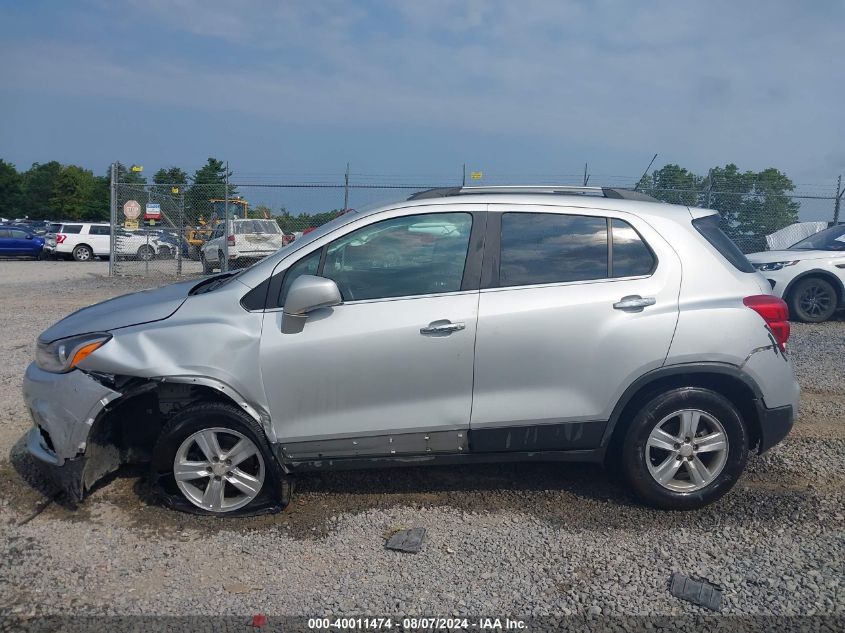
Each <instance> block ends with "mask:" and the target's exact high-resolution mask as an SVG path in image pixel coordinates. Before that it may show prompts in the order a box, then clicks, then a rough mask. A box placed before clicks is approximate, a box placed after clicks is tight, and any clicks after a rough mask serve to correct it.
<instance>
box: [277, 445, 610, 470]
mask: <svg viewBox="0 0 845 633" xmlns="http://www.w3.org/2000/svg"><path fill="white" fill-rule="evenodd" d="M279 458H280V460H281V461H282V465H283V466H284V468H285V469H286V470H287V471H288V472H291V473H298V472H313V471H321V470H363V469H368V468H397V467H401V466H455V465H459V464H496V463H511V462H589V463H601V462H602V461H603V460H604V449H601V448H594V449H588V450H575V451H534V452H516V451H511V452H507V453H457V454H454V453H450V454H441V455H431V454H428V455H403V456H398V457H397V456H385V457H346V458H341V459H314V460H307V461H293V460H289V461H285V460H284V459H282V457H281V455H279Z"/></svg>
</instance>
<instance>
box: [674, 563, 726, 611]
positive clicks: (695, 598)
mask: <svg viewBox="0 0 845 633" xmlns="http://www.w3.org/2000/svg"><path fill="white" fill-rule="evenodd" d="M669 593H671V594H672V595H673V596H675V597H676V598H680V599H681V600H686V601H687V602H692V603H693V604H697V605H700V606H702V607H705V608H707V609H710V610H711V611H719V610H720V609H721V608H722V588H721V587H719V586H718V585H714V584H713V583H711V582H709V581H707V580H704V579H700V578H691V577H690V576H685V575H684V574H681V573H678V572H674V573H673V574H672V577H671V578H670V579H669Z"/></svg>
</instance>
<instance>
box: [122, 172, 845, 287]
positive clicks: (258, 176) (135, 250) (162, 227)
mask: <svg viewBox="0 0 845 633" xmlns="http://www.w3.org/2000/svg"><path fill="white" fill-rule="evenodd" d="M661 171H663V170H661ZM661 171H655V172H653V173H652V174H646V175H644V176H641V177H631V176H611V175H589V176H585V174H563V175H561V174H558V175H555V174H539V175H537V174H534V175H530V174H504V173H485V174H483V177H481V178H475V179H473V178H471V176H477V175H478V174H473V173H472V172H468V173H466V175H463V174H459V175H455V174H452V175H449V174H445V173H440V174H422V175H417V176H413V177H409V176H405V175H401V174H350V173H349V172H347V173H341V174H338V173H325V174H310V175H301V174H300V175H295V174H291V175H279V174H264V173H248V174H238V176H237V178H236V179H235V178H233V179H231V181H229V182H225V181H224V182H213V183H190V182H188V183H186V182H176V183H153V184H147V183H144V182H139V181H138V180H140V179H135V181H133V182H120V181H119V180H118V179H117V178H115V177H114V175H115V174H114V172H113V181H112V185H111V229H112V230H111V233H112V246H111V259H110V261H111V264H110V271H111V273H112V274H114V275H156V276H182V275H203V274H210V273H212V272H215V271H218V270H231V269H237V268H242V267H244V266H248V265H250V264H252V263H254V262H255V261H258V260H260V259H262V258H263V257H266V256H267V255H269V254H271V253H272V252H275V251H276V250H278V248H281V247H282V246H284V245H286V244H288V243H289V242H290V241H293V240H295V239H297V238H298V237H300V236H301V235H302V234H304V233H306V232H309V231H311V230H313V229H315V228H316V227H318V226H320V225H322V224H324V223H325V222H328V221H329V220H331V219H333V218H335V217H337V215H339V214H340V213H342V212H344V210H345V209H361V208H365V207H369V206H372V205H376V204H379V203H385V204H386V203H389V202H393V201H398V200H404V199H406V198H407V197H408V196H409V195H411V194H412V193H414V192H416V191H421V190H425V189H430V188H433V187H438V186H441V187H442V186H446V187H455V186H460V185H461V184H464V183H465V184H467V185H504V184H507V185H518V184H528V185H583V184H585V181H588V183H587V184H589V185H596V186H598V185H601V186H612V187H624V188H629V189H633V188H635V187H636V188H637V189H638V190H639V191H642V192H643V193H646V194H649V195H651V196H653V197H655V198H657V199H658V200H661V201H664V202H669V203H675V204H682V205H685V206H696V207H705V208H712V209H715V210H717V211H719V213H720V214H721V216H722V218H723V222H722V226H723V229H724V230H725V231H726V232H727V233H728V234H729V235H730V236H731V238H732V239H733V240H734V241H735V242H736V243H737V244H738V245H739V247H740V248H741V249H742V250H743V251H744V252H746V253H748V252H754V251H760V250H765V248H766V242H765V237H766V235H769V234H771V233H773V232H775V231H777V230H779V229H781V228H784V227H785V226H788V225H790V224H793V223H794V222H797V221H825V222H831V221H835V220H836V219H838V218H837V217H836V215H837V213H838V204H837V202H838V201H841V197H842V196H841V193H842V191H841V187H840V185H838V183H837V180H836V179H831V181H830V182H828V183H825V184H795V185H793V184H792V183H791V182H789V181H788V180H787V181H785V180H784V178H785V177H784V176H782V174H779V173H776V172H775V173H771V174H768V175H767V174H766V172H762V175H763V176H764V177H758V178H750V177H749V176H748V174H747V173H745V174H740V173H738V172H737V173H714V171H713V170H711V172H710V173H709V174H707V175H705V176H695V175H693V174H690V173H688V172H684V173H679V174H676V175H674V176H673V177H667V174H665V173H661ZM722 171H723V172H724V170H722ZM668 176H672V175H671V174H669V175H668ZM227 217H228V218H229V222H228V223H227V222H225V221H224V220H225V218H227Z"/></svg>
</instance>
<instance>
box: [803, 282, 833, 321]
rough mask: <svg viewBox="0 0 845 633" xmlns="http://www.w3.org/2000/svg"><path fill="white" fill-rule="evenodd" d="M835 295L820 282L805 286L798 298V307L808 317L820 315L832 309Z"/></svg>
mask: <svg viewBox="0 0 845 633" xmlns="http://www.w3.org/2000/svg"><path fill="white" fill-rule="evenodd" d="M832 302H833V297H831V296H830V292H829V290H828V289H827V288H825V287H824V286H822V285H820V284H810V285H808V286H805V287H804V289H803V291H802V292H801V296H800V297H799V298H798V307H799V308H801V311H802V312H803V313H804V314H806V315H807V316H808V317H818V316H820V315H821V314H824V313H825V312H827V311H828V310H829V309H830V305H831V303H832Z"/></svg>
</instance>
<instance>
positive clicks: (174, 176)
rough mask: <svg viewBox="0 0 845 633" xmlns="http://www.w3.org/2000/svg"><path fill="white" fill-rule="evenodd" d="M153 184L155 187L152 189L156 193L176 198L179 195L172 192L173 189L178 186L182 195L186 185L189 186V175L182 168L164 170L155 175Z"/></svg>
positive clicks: (174, 167)
mask: <svg viewBox="0 0 845 633" xmlns="http://www.w3.org/2000/svg"><path fill="white" fill-rule="evenodd" d="M153 182H154V183H155V185H153V187H152V189H153V191H155V192H156V193H158V194H160V195H168V196H175V195H177V194H174V193H173V192H172V188H173V187H174V186H176V187H178V188H179V192H180V193H182V190H183V189H184V188H185V185H187V184H188V174H187V173H185V171H184V170H183V169H182V168H181V167H176V166H173V167H169V168H167V169H164V168H162V169H159V170H158V171H157V172H156V173H155V174H153Z"/></svg>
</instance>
